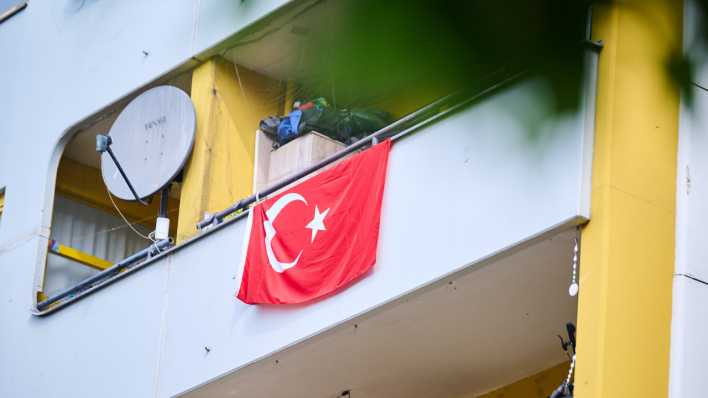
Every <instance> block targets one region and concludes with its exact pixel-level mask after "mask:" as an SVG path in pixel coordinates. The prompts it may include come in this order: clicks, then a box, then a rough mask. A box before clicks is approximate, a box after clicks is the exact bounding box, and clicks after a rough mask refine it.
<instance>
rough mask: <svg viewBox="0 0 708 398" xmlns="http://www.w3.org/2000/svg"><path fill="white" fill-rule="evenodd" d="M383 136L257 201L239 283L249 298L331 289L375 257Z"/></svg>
mask: <svg viewBox="0 0 708 398" xmlns="http://www.w3.org/2000/svg"><path fill="white" fill-rule="evenodd" d="M390 149H391V142H390V141H389V140H386V141H384V142H381V143H380V144H377V145H375V146H373V147H371V148H370V149H367V150H365V151H363V152H360V153H358V154H356V155H354V156H352V157H351V158H349V159H347V160H344V161H342V162H340V163H339V164H337V165H335V166H334V167H332V168H330V169H329V170H325V171H323V172H322V173H320V174H318V175H316V176H314V177H311V178H309V179H308V180H306V181H304V182H302V183H300V184H298V185H296V186H294V187H292V188H290V189H288V190H286V191H284V192H281V193H279V194H278V195H277V196H274V197H272V198H270V199H268V200H266V201H263V202H261V203H259V204H257V205H255V206H254V207H253V208H252V209H251V214H250V217H249V219H250V224H249V225H250V231H249V232H247V234H248V236H249V238H248V249H247V251H246V255H245V260H244V270H243V277H242V279H241V288H240V289H239V292H238V294H237V296H236V297H238V299H240V300H241V301H243V302H245V303H248V304H264V303H268V304H294V303H302V302H305V301H309V300H313V299H316V298H318V297H322V296H324V295H326V294H329V293H331V292H333V291H335V290H337V289H339V288H341V287H343V286H345V285H347V284H349V283H350V282H352V281H353V280H355V279H357V278H358V277H360V276H361V275H363V274H365V273H366V272H367V271H369V270H370V269H371V267H373V265H374V263H375V262H376V246H377V242H378V237H379V218H380V214H381V200H382V198H383V191H384V183H385V180H386V166H387V164H388V153H389V150H390Z"/></svg>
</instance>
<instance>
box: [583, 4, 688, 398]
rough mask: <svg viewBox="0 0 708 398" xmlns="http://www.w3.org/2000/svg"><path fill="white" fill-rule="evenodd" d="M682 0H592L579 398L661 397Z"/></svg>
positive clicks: (665, 368) (670, 259)
mask: <svg viewBox="0 0 708 398" xmlns="http://www.w3.org/2000/svg"><path fill="white" fill-rule="evenodd" d="M681 14H682V6H681V2H680V1H670V0H633V1H624V2H610V3H607V4H604V5H598V6H596V7H595V8H594V11H593V36H594V39H595V40H602V41H603V42H604V44H605V47H604V49H603V50H602V52H601V54H600V60H599V62H600V63H599V75H598V79H599V80H598V91H597V113H596V127H595V128H596V130H595V153H594V161H593V178H592V208H591V212H592V215H591V221H590V222H589V223H588V224H587V226H586V227H585V228H584V230H583V233H582V248H581V267H580V297H579V308H578V355H577V358H578V362H577V374H576V377H575V380H576V382H575V386H576V397H579V398H590V397H592V398H611V397H618V398H619V397H622V398H626V397H642V398H648V397H666V396H667V393H668V377H669V343H670V339H669V337H670V322H671V294H672V292H671V287H672V272H673V270H674V215H675V186H676V151H677V137H678V112H679V94H678V89H677V88H676V87H675V86H674V85H672V84H671V83H670V81H669V78H668V74H667V72H666V69H665V63H666V61H667V57H668V55H669V54H670V53H671V52H672V51H679V50H680V46H681V26H682V21H681Z"/></svg>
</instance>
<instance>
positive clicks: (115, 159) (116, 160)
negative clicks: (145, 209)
mask: <svg viewBox="0 0 708 398" xmlns="http://www.w3.org/2000/svg"><path fill="white" fill-rule="evenodd" d="M106 151H108V154H109V155H111V159H113V162H114V163H115V164H116V167H117V168H118V171H120V175H122V176H123V180H125V183H126V184H128V188H130V192H132V193H133V196H134V197H135V200H137V201H138V202H140V203H141V204H143V205H145V206H147V205H148V204H149V203H148V202H145V201H144V200H142V199H140V197H139V196H138V193H137V192H135V188H133V184H131V183H130V180H129V179H128V176H127V175H126V174H125V171H123V168H122V167H121V166H120V163H119V162H118V159H117V158H116V155H114V154H113V150H111V147H110V146H108V147H106Z"/></svg>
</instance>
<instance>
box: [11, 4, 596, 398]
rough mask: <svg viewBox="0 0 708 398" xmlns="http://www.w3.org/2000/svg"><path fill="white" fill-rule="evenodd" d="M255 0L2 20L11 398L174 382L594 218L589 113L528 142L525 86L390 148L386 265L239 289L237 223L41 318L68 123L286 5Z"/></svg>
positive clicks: (243, 360)
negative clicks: (301, 282) (37, 290)
mask: <svg viewBox="0 0 708 398" xmlns="http://www.w3.org/2000/svg"><path fill="white" fill-rule="evenodd" d="M245 3H246V4H248V12H247V13H246V14H243V13H241V12H240V11H239V9H240V7H242V5H241V4H242V3H241V2H240V1H233V0H224V1H216V0H209V1H208V0H201V1H195V2H191V1H186V0H181V2H176V1H175V2H163V1H153V2H148V1H139V2H138V1H135V2H97V1H66V2H64V1H56V2H46V3H42V2H32V3H31V4H30V6H29V7H28V9H27V10H25V11H23V13H22V14H18V15H17V16H16V17H14V18H12V19H11V20H10V21H8V22H7V23H4V24H0V53H1V54H3V57H4V58H3V59H7V60H10V61H11V62H1V63H0V87H2V91H0V96H1V97H0V98H2V103H3V105H2V106H0V123H1V124H0V135H1V137H2V139H3V145H2V146H0V186H3V185H6V186H7V191H6V198H7V203H6V207H5V214H4V215H3V224H2V226H1V227H0V286H1V288H0V396H3V397H22V396H30V397H35V396H45V397H54V396H77V397H81V396H91V397H93V396H101V397H127V396H129V397H143V396H160V397H162V396H171V395H174V394H178V393H180V392H183V391H184V390H186V389H189V388H192V387H195V386H196V385H198V384H200V383H203V382H205V381H207V380H209V379H212V378H214V377H217V376H219V375H221V374H223V373H225V372H229V371H232V370H234V369H237V368H239V367H241V366H243V365H245V364H247V363H249V362H251V361H253V360H256V359H258V358H259V357H262V356H263V355H267V354H268V353H271V352H273V351H276V350H279V349H281V348H283V347H284V346H287V345H289V344H293V343H294V342H296V341H298V340H300V339H303V338H306V337H307V336H311V335H313V334H316V333H318V332H320V331H322V330H323V329H325V328H328V327H331V326H333V325H335V324H337V323H340V322H342V321H344V320H346V319H348V318H350V317H352V316H355V315H356V314H360V313H363V312H366V311H368V310H370V309H372V308H374V307H376V306H379V305H381V304H383V303H385V302H387V301H390V300H392V299H394V298H396V297H399V296H400V295H402V294H405V293H407V292H410V291H412V290H415V289H417V288H419V287H421V286H423V285H425V284H428V283H430V282H432V281H434V280H436V279H439V278H441V277H443V276H444V275H447V274H449V273H451V272H455V271H458V270H460V269H462V268H464V267H468V266H473V265H474V264H476V263H478V262H479V261H481V260H482V259H484V258H486V257H487V256H490V255H492V254H494V253H497V252H499V251H501V250H504V249H505V248H508V247H510V246H512V245H515V244H517V243H519V242H521V241H524V240H526V239H529V238H530V237H532V236H534V235H536V234H539V233H541V232H543V231H547V230H549V229H552V228H557V227H558V226H560V225H565V226H567V225H569V224H572V223H574V222H577V221H578V220H579V219H580V217H587V216H588V214H587V204H588V194H589V193H588V192H587V189H586V188H587V183H588V182H589V162H588V159H589V156H590V149H589V148H591V141H589V138H590V136H589V135H588V134H587V132H588V131H591V129H590V128H589V127H591V126H589V125H586V123H587V120H591V119H592V118H591V117H590V118H588V117H587V116H588V114H590V115H591V114H592V112H591V111H590V110H584V111H587V112H588V113H584V112H579V113H578V114H575V115H570V116H568V117H567V118H565V119H562V120H558V119H557V120H553V121H549V122H548V123H547V124H545V125H544V126H543V129H544V132H545V133H548V134H541V137H545V138H541V139H539V140H538V141H529V140H528V135H527V134H526V133H527V131H526V130H525V127H524V126H523V125H522V124H521V122H520V121H519V120H518V119H515V118H513V117H511V114H513V113H514V112H515V111H520V110H522V109H523V110H524V111H526V112H529V111H531V112H539V113H541V114H547V113H548V112H550V111H549V109H550V108H548V107H546V106H545V103H544V102H543V100H542V98H541V97H539V93H542V92H543V91H544V87H543V86H540V85H539V84H536V83H532V82H527V83H525V84H523V85H520V86H516V87H514V88H512V89H509V90H506V91H504V92H503V93H498V94H495V95H493V96H490V97H488V98H487V99H485V100H483V101H481V102H478V103H476V104H475V105H474V106H472V107H471V108H469V109H467V110H466V111H465V112H462V113H460V114H457V115H455V116H453V117H450V118H448V119H446V120H444V121H442V122H439V123H437V124H435V125H433V126H431V127H429V128H427V129H425V130H424V131H422V132H419V133H417V134H415V135H413V136H410V137H408V138H405V139H403V140H401V141H399V142H397V143H396V144H395V145H394V147H393V150H392V153H391V159H390V169H389V174H388V183H387V187H386V194H385V198H384V206H383V212H382V230H381V237H380V243H379V260H378V263H377V265H376V267H375V270H374V271H373V272H372V273H371V274H370V275H369V276H367V277H365V278H364V279H362V280H361V281H360V282H358V283H356V284H354V285H353V286H351V287H350V288H348V289H345V290H344V291H342V292H341V293H339V294H336V295H334V296H332V297H331V298H328V299H325V300H322V301H319V302H317V303H314V304H310V305H301V306H289V307H268V306H247V305H244V304H242V303H241V302H239V301H237V300H235V299H234V297H233V295H234V293H235V290H236V286H237V284H238V281H239V275H240V270H238V269H237V268H238V267H237V263H238V260H239V257H240V254H241V245H242V242H243V230H244V222H245V221H244V220H241V221H238V222H235V223H233V224H231V225H229V226H227V227H225V228H223V229H221V230H219V231H216V232H214V233H213V234H211V235H209V236H207V237H205V238H204V239H201V240H199V241H197V242H195V243H194V244H191V245H189V246H187V247H184V248H182V249H181V250H178V251H176V252H174V253H173V254H171V255H170V256H168V257H166V258H163V259H161V260H159V261H156V262H154V263H153V264H152V265H150V266H149V267H147V268H145V269H143V270H141V271H139V272H136V273H135V274H133V275H130V276H129V277H127V278H125V279H123V280H121V281H119V282H118V283H115V284H113V285H111V286H109V287H107V288H105V289H103V290H100V291H98V292H97V293H95V294H92V295H90V296H89V297H87V298H85V299H84V300H81V301H79V302H76V303H74V304H72V305H70V306H68V307H67V308H65V309H62V310H61V311H58V312H57V313H55V314H52V315H50V316H47V317H44V318H36V317H33V316H32V315H31V314H30V308H31V306H32V298H31V294H32V284H33V281H34V278H35V265H36V264H37V263H41V262H42V261H43V255H44V254H43V251H42V247H43V245H46V237H47V236H48V231H46V229H47V228H48V221H49V216H50V215H49V214H48V213H47V212H48V209H51V203H47V202H45V198H46V197H47V196H48V192H51V191H52V190H53V186H52V184H51V183H48V182H47V181H48V180H49V181H51V180H53V171H51V172H50V170H49V168H50V165H51V164H52V161H51V158H52V156H55V154H54V152H55V151H56V144H57V142H58V140H59V139H60V137H61V134H62V132H63V131H65V130H66V129H67V128H68V127H69V126H71V125H72V124H74V123H75V122H77V121H78V120H80V119H82V118H84V117H87V116H89V115H91V114H92V113H93V112H94V111H95V110H96V109H98V108H100V107H102V106H105V105H108V104H110V103H112V102H113V101H115V100H116V99H118V98H119V97H121V96H123V95H125V94H127V93H129V92H130V91H132V90H134V89H136V88H137V87H138V86H139V85H141V84H143V83H146V82H148V81H150V80H152V79H153V78H155V77H157V76H159V75H160V74H162V73H164V72H166V71H168V70H169V69H170V68H172V67H174V66H176V65H178V64H180V63H182V62H183V61H184V60H186V59H188V57H189V56H190V55H191V54H193V53H196V52H199V51H201V50H203V49H205V48H207V47H209V46H211V45H213V44H215V43H216V42H217V41H218V40H221V39H223V38H224V37H226V36H227V35H228V34H230V33H231V32H233V31H235V30H238V29H239V28H240V27H242V26H243V25H244V24H245V23H247V22H248V21H251V20H253V19H255V18H258V17H259V16H260V15H263V14H264V13H266V12H267V11H268V10H271V9H273V8H275V7H276V6H278V5H280V4H281V3H283V2H282V1H264V0H259V1H257V2H256V1H246V2H245ZM80 4H83V6H82V7H79V5H80ZM207 21H208V22H207ZM143 49H145V50H147V51H149V53H150V55H149V56H147V57H144V56H143V55H142V50H143ZM225 248H228V249H225ZM470 305H484V303H471V304H470ZM205 346H209V347H210V348H211V349H212V351H211V353H209V354H208V355H207V354H206V353H205V350H204V347H205Z"/></svg>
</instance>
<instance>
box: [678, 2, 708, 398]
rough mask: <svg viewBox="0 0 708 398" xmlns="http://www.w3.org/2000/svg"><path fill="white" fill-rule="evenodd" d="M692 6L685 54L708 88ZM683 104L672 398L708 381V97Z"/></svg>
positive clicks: (698, 92) (707, 65)
mask: <svg viewBox="0 0 708 398" xmlns="http://www.w3.org/2000/svg"><path fill="white" fill-rule="evenodd" d="M704 23H706V21H700V20H699V19H698V15H697V13H696V9H695V8H694V6H693V3H692V2H691V1H687V2H686V7H685V8H684V52H685V53H686V54H687V55H688V56H689V57H691V58H692V59H693V60H694V61H695V62H697V64H698V68H697V70H696V71H697V73H696V79H695V83H697V84H699V85H701V86H703V87H708V62H707V61H708V54H707V53H706V50H705V49H706V48H708V47H706V46H705V43H702V42H700V40H699V39H698V37H697V34H696V28H697V26H698V24H704ZM691 90H692V92H691V94H692V95H693V98H694V101H695V102H694V104H693V105H692V106H691V107H689V106H688V104H687V103H686V101H685V98H684V100H682V107H681V115H680V124H679V154H678V165H677V168H678V169H677V174H678V176H677V182H676V199H677V202H676V270H675V274H674V286H673V289H674V293H673V318H672V325H671V368H670V369H671V376H670V396H671V397H674V398H679V397H691V396H696V397H698V396H703V395H705V391H707V390H708V379H706V377H704V376H703V374H704V373H705V369H706V368H708V340H706V329H708V244H706V230H705V220H706V219H708V156H706V154H708V115H707V113H706V110H707V109H708V92H706V91H705V90H703V89H701V88H699V87H692V89H691Z"/></svg>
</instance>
